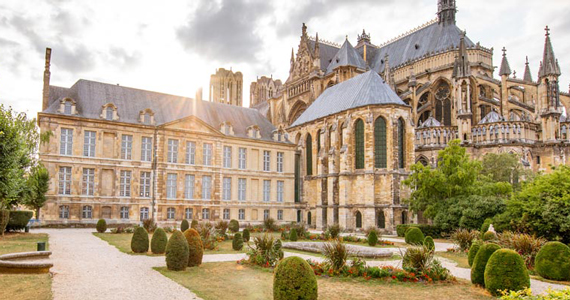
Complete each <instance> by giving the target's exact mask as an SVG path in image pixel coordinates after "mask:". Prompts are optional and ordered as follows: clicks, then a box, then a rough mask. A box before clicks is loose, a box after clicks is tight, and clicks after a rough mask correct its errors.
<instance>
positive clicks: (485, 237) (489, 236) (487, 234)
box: [483, 231, 497, 242]
mask: <svg viewBox="0 0 570 300" xmlns="http://www.w3.org/2000/svg"><path fill="white" fill-rule="evenodd" d="M496 239H497V235H496V234H495V233H494V232H492V231H487V232H485V234H483V241H485V242H487V241H494V240H496Z"/></svg>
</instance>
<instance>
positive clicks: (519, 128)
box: [471, 121, 538, 144]
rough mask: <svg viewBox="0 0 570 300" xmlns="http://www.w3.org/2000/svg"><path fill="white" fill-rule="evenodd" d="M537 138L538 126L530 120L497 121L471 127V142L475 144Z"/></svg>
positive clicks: (531, 140) (525, 140) (526, 140)
mask: <svg viewBox="0 0 570 300" xmlns="http://www.w3.org/2000/svg"><path fill="white" fill-rule="evenodd" d="M537 140H538V135H537V126H536V124H532V123H530V122H524V121H506V122H495V123H488V124H479V125H476V126H473V127H472V128H471V142H472V143H474V144H491V143H510V142H517V143H534V142H536V141H537Z"/></svg>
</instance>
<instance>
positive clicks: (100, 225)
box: [97, 219, 107, 233]
mask: <svg viewBox="0 0 570 300" xmlns="http://www.w3.org/2000/svg"><path fill="white" fill-rule="evenodd" d="M105 231H107V222H106V221H105V219H99V221H97V232H99V233H103V232H105Z"/></svg>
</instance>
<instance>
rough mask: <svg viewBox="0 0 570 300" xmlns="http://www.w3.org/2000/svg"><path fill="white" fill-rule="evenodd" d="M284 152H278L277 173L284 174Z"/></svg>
mask: <svg viewBox="0 0 570 300" xmlns="http://www.w3.org/2000/svg"><path fill="white" fill-rule="evenodd" d="M283 155H284V154H283V152H277V172H279V173H283Z"/></svg>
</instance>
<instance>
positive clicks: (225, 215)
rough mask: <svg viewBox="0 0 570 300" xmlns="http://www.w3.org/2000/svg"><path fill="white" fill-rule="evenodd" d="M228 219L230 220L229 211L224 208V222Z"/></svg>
mask: <svg viewBox="0 0 570 300" xmlns="http://www.w3.org/2000/svg"><path fill="white" fill-rule="evenodd" d="M229 219H230V209H229V208H224V220H229Z"/></svg>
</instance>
